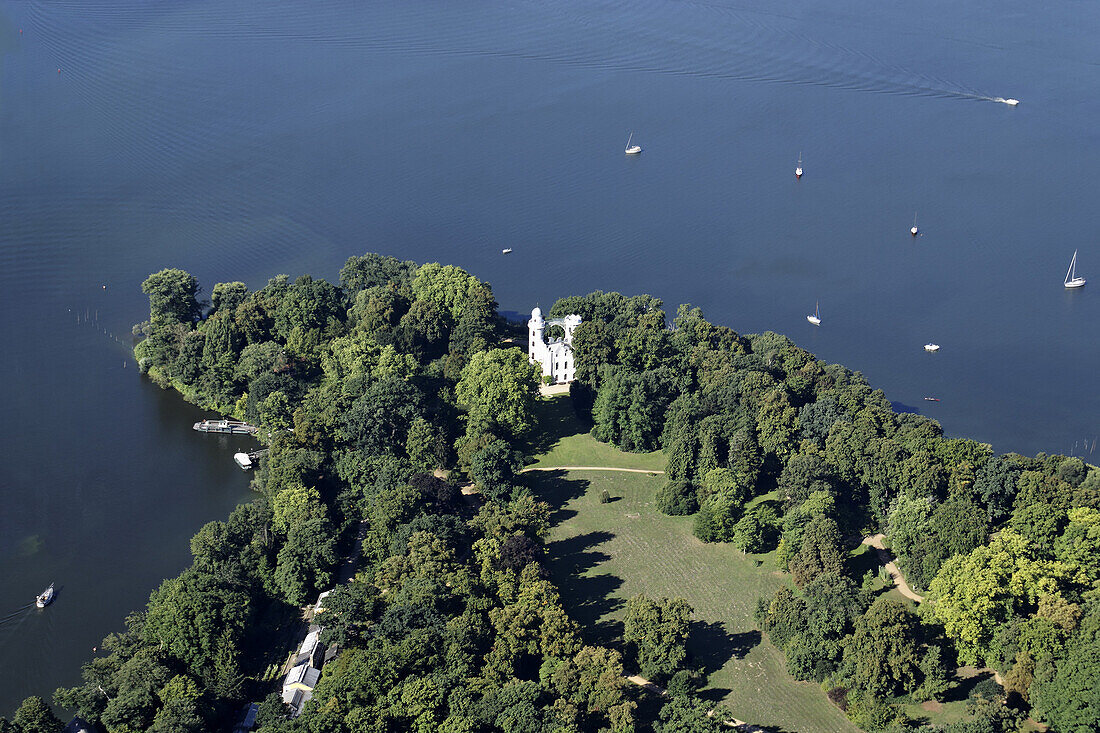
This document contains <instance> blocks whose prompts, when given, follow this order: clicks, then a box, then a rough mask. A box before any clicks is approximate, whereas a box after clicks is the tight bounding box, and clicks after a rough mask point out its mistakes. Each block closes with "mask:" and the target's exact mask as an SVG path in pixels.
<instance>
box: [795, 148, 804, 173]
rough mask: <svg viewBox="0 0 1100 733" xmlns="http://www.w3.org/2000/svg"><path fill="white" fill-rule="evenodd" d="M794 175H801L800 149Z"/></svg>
mask: <svg viewBox="0 0 1100 733" xmlns="http://www.w3.org/2000/svg"><path fill="white" fill-rule="evenodd" d="M794 177H795V178H801V177H802V151H801V150H799V151H798V167H797V168H795V169H794Z"/></svg>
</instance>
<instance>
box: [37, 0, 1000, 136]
mask: <svg viewBox="0 0 1100 733" xmlns="http://www.w3.org/2000/svg"><path fill="white" fill-rule="evenodd" d="M69 9H70V10H71V5H70V6H69ZM81 12H82V14H84V15H87V16H88V17H86V18H82V23H81V24H80V27H81V28H82V29H89V28H103V29H104V30H105V32H107V31H109V32H110V33H119V32H123V31H124V32H135V33H137V32H145V31H146V30H147V29H149V28H153V27H155V28H157V30H158V32H160V33H163V34H165V35H169V36H171V35H176V36H179V40H181V42H186V41H187V40H189V39H190V38H193V37H195V36H201V37H202V38H203V39H204V42H219V41H221V40H235V39H238V38H239V37H240V35H241V34H242V33H246V34H247V35H248V36H249V37H251V38H252V39H253V40H254V41H259V42H270V43H278V44H308V46H309V47H310V48H311V49H317V48H326V49H327V50H328V51H329V52H330V53H336V52H352V53H353V54H357V55H361V52H367V53H372V52H373V53H401V54H411V55H418V56H430V55H443V56H455V57H464V56H469V57H485V58H502V59H521V60H529V61H540V62H546V63H550V64H555V65H560V66H571V67H579V68H585V69H597V70H607V71H612V72H628V73H641V74H663V75H673V76H685V77H698V78H703V79H719V80H737V81H752V82H760V83H768V84H804V85H816V86H824V87H832V88H838V89H848V90H855V91H862V92H872V93H879V94H896V95H908V96H926V97H939V98H951V99H960V100H974V101H988V102H998V103H1003V104H1008V105H1013V104H1014V102H1015V101H1016V100H1013V99H1006V98H1004V97H998V96H995V95H991V94H989V93H987V92H984V91H982V90H979V89H974V88H971V87H969V86H968V85H966V84H963V83H959V82H958V81H955V80H952V79H946V78H943V77H942V76H939V75H936V74H932V73H926V72H921V71H917V70H913V69H909V68H906V67H905V66H904V65H902V64H900V63H897V62H896V61H894V60H892V59H891V58H889V57H887V55H888V54H890V55H893V54H894V53H895V50H894V49H893V48H892V47H888V46H885V45H880V46H879V47H878V48H879V50H878V51H871V50H867V49H866V48H860V47H855V46H850V45H845V43H844V41H845V40H847V41H848V42H849V43H853V44H855V43H859V44H860V45H861V46H862V45H864V41H863V40H862V39H865V38H873V37H874V36H876V35H878V36H885V35H890V36H894V35H896V32H897V30H898V29H897V28H894V27H875V28H871V27H862V26H860V27H856V26H857V25H858V24H859V23H862V22H865V21H864V20H863V19H858V20H857V19H854V18H838V17H837V16H834V15H827V14H822V13H820V12H816V11H814V10H813V9H810V8H807V7H801V8H797V7H796V8H792V9H790V11H789V14H784V13H782V12H778V11H773V10H769V9H766V8H743V7H734V6H730V5H725V4H722V3H721V2H707V1H706V0H630V1H629V2H628V1H627V0H589V1H588V2H585V3H576V2H575V1H574V0H507V1H506V2H500V3H491V4H486V5H484V6H480V7H478V8H477V9H476V10H471V9H470V8H469V6H467V5H464V4H462V3H447V4H440V3H430V2H415V1H410V2H400V3H398V2H387V1H386V0H382V1H381V2H378V3H369V4H364V5H363V6H362V7H360V8H357V10H356V12H355V13H354V14H348V13H347V12H346V8H344V6H343V4H342V3H282V4H278V8H277V9H274V8H270V9H269V8H265V7H263V6H261V7H260V8H247V9H246V8H244V7H243V6H238V5H237V4H233V3H216V2H199V3H195V4H193V5H191V6H189V7H188V8H186V9H185V10H182V11H181V10H179V9H178V8H173V9H172V10H171V12H168V11H167V10H165V9H164V8H163V7H161V6H146V5H143V4H140V3H133V2H132V0H104V2H102V3H97V4H96V6H95V8H84V7H82V8H81ZM56 13H58V10H57V8H56V6H55V4H53V3H51V4H46V3H42V2H35V3H34V4H33V15H34V16H35V18H36V20H37V21H39V22H40V23H41V24H42V25H43V26H46V27H50V28H53V27H57V26H60V25H64V24H62V23H60V22H59V19H58V18H57V17H56ZM502 28H507V29H508V31H507V33H502V32H501V29H502ZM96 38H97V34H96V33H90V32H87V30H82V32H81V34H80V36H79V38H76V37H74V38H72V39H64V38H51V39H50V40H49V42H50V43H51V44H52V45H53V46H54V47H55V48H56V53H57V55H58V56H59V63H60V62H62V61H66V62H70V66H72V67H74V69H80V68H82V67H83V66H84V64H81V63H79V62H78V59H72V58H70V57H71V56H72V54H73V53H74V52H73V50H72V49H74V48H77V49H81V50H82V52H83V54H84V55H89V54H90V55H95V54H96V52H97V47H96V45H95V44H96V41H95V39H96ZM89 39H91V40H89ZM838 39H839V40H838ZM69 40H71V43H69V42H66V41H69ZM868 43H871V42H868ZM106 47H107V46H105V48H106ZM898 55H899V56H900V55H902V53H900V52H899V53H898ZM120 63H127V64H130V65H133V64H134V63H135V60H134V59H133V58H130V57H127V58H126V59H115V58H108V59H102V60H101V64H102V65H103V66H104V67H109V68H113V67H114V66H116V65H117V64H120ZM141 63H142V65H143V66H149V67H153V68H156V67H158V66H161V65H164V64H167V63H175V61H174V59H165V58H164V57H162V56H160V55H158V54H155V53H153V52H152V51H151V50H150V51H149V53H148V55H147V56H146V57H144V58H143V59H142V60H141ZM73 73H74V77H75V79H74V81H73V82H70V83H75V85H76V86H77V87H78V92H77V93H84V94H85V95H86V96H87V98H88V100H89V103H92V102H94V100H95V99H97V98H98V97H99V96H100V95H98V94H97V93H96V90H95V89H94V87H95V86H96V80H95V79H94V78H92V76H90V75H87V74H84V73H83V72H80V71H74V72H73ZM78 74H79V76H76V75H78ZM183 83H187V82H186V81H184V82H183ZM144 127H148V125H145V126H144ZM127 139H129V137H127ZM190 143H191V141H187V140H185V141H182V142H181V141H176V142H175V143H173V144H177V145H185V144H190Z"/></svg>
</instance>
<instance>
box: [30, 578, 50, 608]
mask: <svg viewBox="0 0 1100 733" xmlns="http://www.w3.org/2000/svg"><path fill="white" fill-rule="evenodd" d="M53 597H54V589H53V583H50V587H49V588H47V589H46V590H44V591H42V592H41V593H39V594H38V597H36V598H35V599H34V605H36V606H38V607H39V608H45V607H46V606H48V605H50V604H51V603H53Z"/></svg>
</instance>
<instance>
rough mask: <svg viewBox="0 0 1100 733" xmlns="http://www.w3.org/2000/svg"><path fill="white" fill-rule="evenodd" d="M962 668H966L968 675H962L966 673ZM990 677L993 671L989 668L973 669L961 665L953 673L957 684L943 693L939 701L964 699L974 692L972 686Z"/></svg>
mask: <svg viewBox="0 0 1100 733" xmlns="http://www.w3.org/2000/svg"><path fill="white" fill-rule="evenodd" d="M962 670H967V672H968V676H964V674H967V673H963V672H962ZM992 678H993V672H992V671H991V670H979V671H975V670H973V669H971V668H967V667H963V668H961V669H960V670H957V671H956V673H955V680H956V681H957V682H958V685H956V686H955V687H952V688H951V689H950V690H948V691H947V692H945V693H943V696H942V697H941V698H940V702H960V701H962V700H966V699H967V698H969V697H970V695H971V694H972V693H973V692H974V687H975V686H977V684H978V683H979V682H984V681H985V680H988V679H992Z"/></svg>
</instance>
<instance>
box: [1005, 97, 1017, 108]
mask: <svg viewBox="0 0 1100 733" xmlns="http://www.w3.org/2000/svg"><path fill="white" fill-rule="evenodd" d="M1019 103H1020V100H1018V99H1012V98H1011V97H1010V98H1008V99H1006V100H1005V104H1007V105H1008V106H1009V107H1015V106H1016V105H1017V104H1019Z"/></svg>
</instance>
